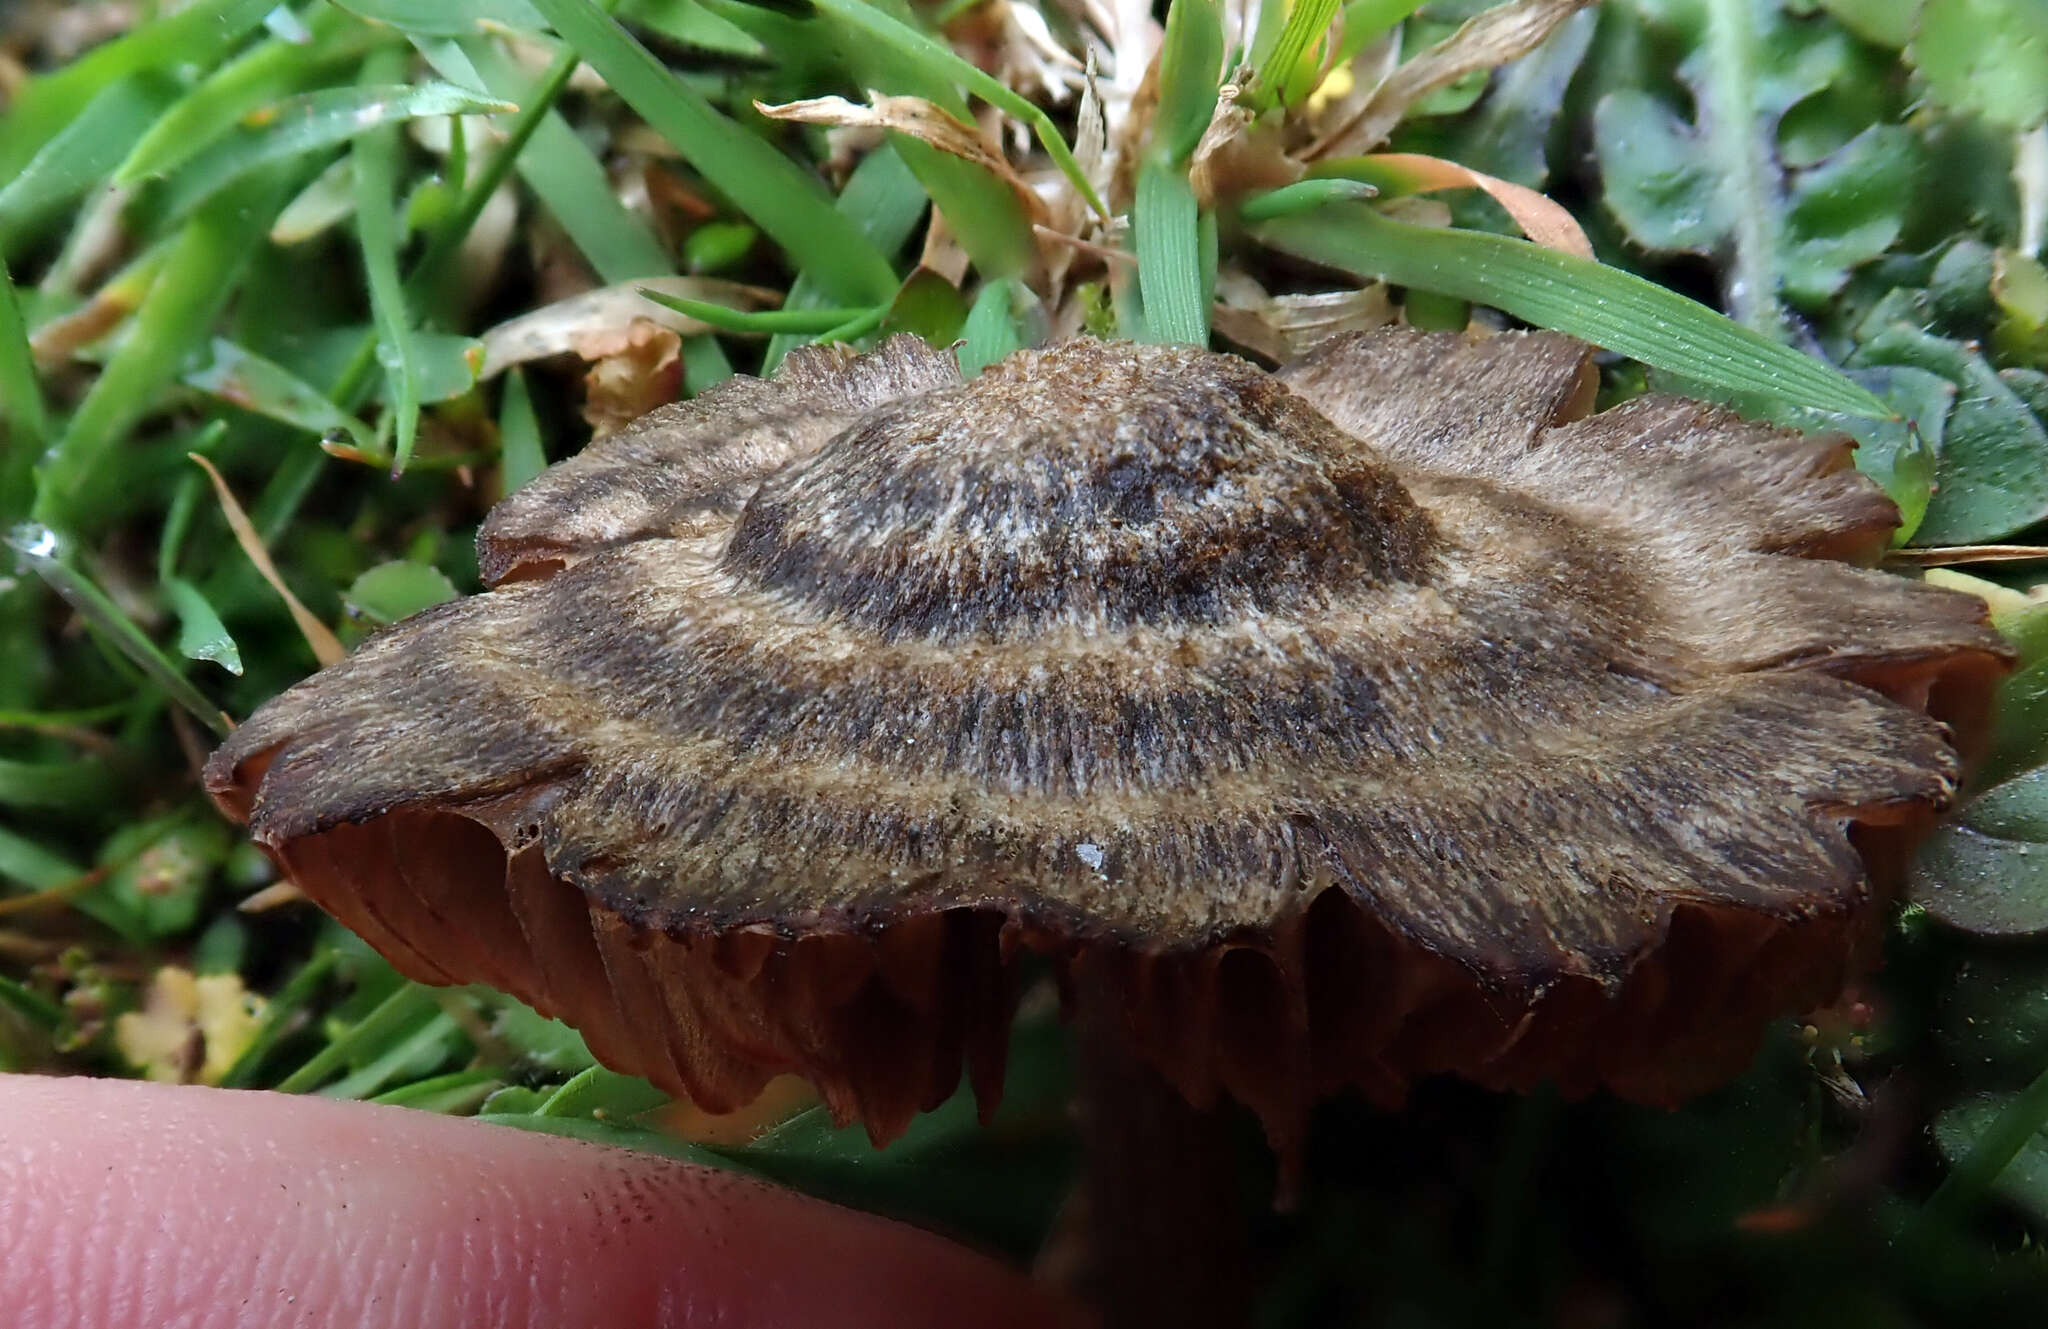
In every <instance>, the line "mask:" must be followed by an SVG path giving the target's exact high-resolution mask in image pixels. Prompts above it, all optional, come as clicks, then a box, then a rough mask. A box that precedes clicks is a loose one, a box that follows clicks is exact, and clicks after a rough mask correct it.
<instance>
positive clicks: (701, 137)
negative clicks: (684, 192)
mask: <svg viewBox="0 0 2048 1329" xmlns="http://www.w3.org/2000/svg"><path fill="white" fill-rule="evenodd" d="M535 8H537V9H539V10H540V11H541V12H542V13H543V14H544V15H546V16H547V19H548V22H549V23H551V24H553V25H554V28H555V31H556V32H558V33H560V34H561V35H562V38H563V40H565V41H567V42H568V43H569V44H570V45H571V46H573V47H575V48H576V49H577V51H578V52H580V53H581V54H582V56H583V58H584V59H585V60H586V61H588V62H589V63H590V65H591V66H592V67H593V68H595V69H596V70H597V71H598V73H600V74H602V75H603V76H604V78H605V81H606V82H608V83H610V84H611V85H612V88H613V89H614V90H615V91H617V92H618V94H619V95H620V96H621V97H624V98H625V99H626V102H627V104H628V105H630V106H631V107H632V108H633V109H634V110H636V111H638V112H639V113H640V115H641V116H642V117H643V118H645V119H646V121H647V122H648V123H649V124H650V125H652V126H654V128H655V129H656V130H657V131H659V132H660V133H661V134H662V135H663V136H664V137H665V138H667V139H668V141H669V142H670V143H672V144H674V145H675V147H676V148H677V150H678V151H680V152H682V153H683V155H684V156H685V157H687V158H688V159H689V161H690V164H691V165H692V166H694V167H696V169H697V170H698V171H699V172H701V173H702V174H703V176H704V178H705V179H706V180H707V181H709V182H710V183H711V185H712V187H714V188H716V189H717V190H719V191H720V192H721V193H723V194H724V195H725V196H726V197H728V198H730V199H731V200H732V201H733V203H734V204H735V205H736V206H737V207H738V208H739V209H740V211H741V212H743V213H745V214H746V215H747V217H748V218H749V219H750V220H752V221H753V222H754V224H755V225H757V226H759V227H760V228H761V229H762V230H763V231H765V232H766V233H767V234H768V235H769V236H771V237H772V238H773V239H774V240H775V242H776V243H777V244H779V245H781V246H782V248H783V249H785V250H786V251H788V252H789V254H790V255H791V256H793V257H794V258H795V259H796V261H797V262H798V263H799V264H801V265H802V266H803V267H804V268H805V269H806V270H807V271H809V272H810V273H811V274H812V275H813V276H814V277H815V278H816V279H817V280H818V281H819V282H820V283H821V284H823V285H824V287H825V288H826V289H827V290H828V291H831V292H832V293H833V294H834V295H836V296H838V297H839V298H840V299H842V300H843V301H845V302H846V303H849V304H872V303H877V302H882V303H886V302H887V301H888V300H889V299H890V298H891V297H892V296H894V295H895V293H896V284H897V283H896V273H895V270H894V269H893V268H891V267H890V265H889V261H888V260H887V259H886V258H884V257H883V256H882V255H881V253H880V252H879V251H877V250H876V249H875V247H874V246H873V245H871V244H869V243H868V241H867V238H866V237H865V236H863V235H861V233H860V231H859V230H858V229H857V228H856V227H854V226H853V225H852V224H851V223H849V222H848V221H847V220H846V218H845V217H843V216H841V215H840V214H839V213H838V212H837V211H835V210H834V209H833V207H832V204H831V201H830V199H829V198H828V197H827V196H826V195H825V192H824V191H823V190H822V189H821V188H819V186H818V183H817V181H816V180H815V179H814V178H813V177H812V176H810V175H809V174H808V173H806V172H805V171H803V170H802V169H801V168H799V167H798V166H797V165H796V164H795V163H794V162H792V161H790V159H789V158H787V157H785V156H783V155H782V154H781V153H780V152H777V151H776V150H775V148H774V147H772V146H771V145H769V144H768V143H767V142H765V141H764V140H762V139H760V138H757V137H755V136H754V135H753V134H750V133H748V132H747V131H746V130H744V129H742V128H741V127H740V126H739V125H738V124H736V123H734V122H733V121H732V120H730V119H728V118H727V117H725V116H724V115H722V114H720V113H719V112H718V111H717V110H715V109H714V108H713V107H712V105H711V103H709V102H707V101H705V100H704V99H703V98H702V97H700V96H698V95H697V94H696V93H695V92H693V91H691V90H690V89H689V88H688V87H686V86H685V85H684V84H683V83H682V82H681V80H679V79H677V78H676V77H675V75H674V74H672V73H670V72H669V70H668V69H667V68H665V67H664V66H663V65H662V64H661V62H660V61H658V60H656V59H655V58H654V56H653V55H651V54H650V53H649V52H648V50H647V48H646V47H644V46H642V45H641V44H640V43H639V42H638V41H635V40H634V39H633V37H632V35H631V34H629V33H628V32H627V31H626V30H625V29H624V28H622V27H620V26H619V25H618V23H617V22H615V21H614V20H613V19H612V17H611V16H610V15H609V14H606V13H605V12H604V11H603V10H602V9H600V8H598V7H597V6H596V5H595V4H593V3H591V0H535ZM641 275H645V274H641Z"/></svg>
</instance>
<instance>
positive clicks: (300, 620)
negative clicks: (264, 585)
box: [187, 452, 348, 665]
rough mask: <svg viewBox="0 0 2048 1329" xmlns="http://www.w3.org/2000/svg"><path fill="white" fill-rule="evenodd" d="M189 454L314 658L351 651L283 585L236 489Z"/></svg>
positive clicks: (325, 661)
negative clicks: (239, 501)
mask: <svg viewBox="0 0 2048 1329" xmlns="http://www.w3.org/2000/svg"><path fill="white" fill-rule="evenodd" d="M187 455H188V456H190V457H191V458H192V460H193V461H195V462H197V463H199V467H200V469H201V470H203V471H205V472H206V478H207V479H209V480H211V481H213V492H214V493H215V495H217V496H218V497H219V499H220V511H221V515H222V516H223V517H225V518H227V523H228V529H229V530H231V531H233V532H234V533H235V543H236V544H238V545H240V546H241V547H242V552H243V553H244V554H246V555H248V557H249V561H250V562H251V563H253V564H255V565H256V571H257V572H258V573H260V574H261V575H262V577H263V580H265V581H267V582H269V583H270V589H272V590H274V591H276V592H277V593H278V595H279V597H281V598H282V599H283V600H284V606H285V608H286V609H288V610H290V611H291V616H292V622H294V623H296V624H297V625H298V628H299V635H300V636H302V637H304V638H305V639H306V645H307V646H309V647H311V648H312V650H313V658H314V659H316V660H318V661H319V662H320V663H321V664H322V665H331V664H333V663H334V662H335V661H337V660H339V659H341V658H342V657H343V656H344V655H346V654H348V652H347V651H345V650H343V649H342V646H341V640H340V638H338V637H336V636H335V635H334V634H333V633H332V632H330V631H328V628H327V625H326V624H325V623H322V622H321V621H320V620H319V619H317V618H315V617H313V611H312V610H310V609H308V608H306V606H305V605H303V604H301V603H300V602H299V597H298V596H296V595H293V594H292V588H291V587H289V586H287V585H285V584H284V578H283V577H280V576H279V575H278V574H277V564H275V563H273V562H271V561H270V551H269V550H268V549H265V548H264V547H263V537H262V536H260V535H258V534H256V527H255V526H254V525H252V524H251V523H250V521H249V514H248V513H246V512H244V511H242V505H241V504H240V503H237V502H236V501H235V495H234V492H233V491H232V490H230V489H229V488H228V482H227V481H226V480H223V479H221V475H220V472H219V471H217V470H215V469H214V466H213V463H212V462H210V461H208V460H207V459H206V458H204V457H202V456H200V455H199V454H198V453H196V452H193V453H188V454H187Z"/></svg>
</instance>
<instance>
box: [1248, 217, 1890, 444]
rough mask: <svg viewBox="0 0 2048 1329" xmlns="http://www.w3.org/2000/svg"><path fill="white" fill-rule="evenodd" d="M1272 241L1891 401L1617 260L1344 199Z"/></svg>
mask: <svg viewBox="0 0 2048 1329" xmlns="http://www.w3.org/2000/svg"><path fill="white" fill-rule="evenodd" d="M1252 234H1253V235H1254V236H1255V237H1256V238H1257V239H1258V240H1260V241H1261V242H1262V243H1264V244H1267V245H1270V246H1272V247H1273V248H1275V249H1279V250H1282V251H1284V252H1286V253H1290V254H1294V255H1296V256H1298V257H1301V258H1305V259H1309V260H1310V261H1312V262H1316V263H1322V264H1326V265H1328V266H1330V267H1333V268H1339V269H1342V270H1343V271H1346V272H1350V273H1352V274H1354V275H1356V276H1361V277H1378V278H1381V279H1384V280H1386V281H1390V282H1393V283H1395V284H1397V285H1401V286H1413V287H1419V288H1421V289H1422V290H1426V291H1435V292H1437V293H1439V294H1442V295H1450V296H1455V297H1457V298H1459V299H1461V300H1471V301H1474V302H1476V303H1479V304H1488V305H1493V306H1494V307H1496V308H1498V309H1501V310H1504V311H1506V312H1507V313H1509V314H1512V315H1514V316H1515V317H1516V318H1519V319H1523V320H1525V321H1526V322H1529V323H1533V324H1536V325H1537V326H1538V327H1545V328H1554V329H1556V330H1557V331H1559V332H1566V333H1570V334H1571V335H1572V336H1575V337H1581V338H1584V339H1585V340H1586V341H1589V342H1592V343H1594V344H1595V345H1597V346H1604V347H1606V348H1607V349H1609V350H1612V351H1619V352H1620V353H1622V354H1623V355H1628V356H1633V357H1634V358H1636V359H1638V360H1641V361H1642V362H1643V363H1645V364H1648V365H1654V366H1656V367H1657V368H1659V369H1667V370H1670V371H1671V372H1673V373H1677V374H1684V375H1686V376H1688V377H1691V378H1696V379H1699V380H1701V381H1703V382H1706V383H1711V384H1714V385H1716V386H1719V387H1724V388H1732V389H1735V390H1737V391H1742V392H1754V393H1761V394H1763V395H1766V396H1769V397H1772V398H1775V399H1779V400H1783V401H1787V402H1790V403H1792V404H1794V405H1798V406H1808V407H1813V408H1815V409H1818V410H1827V411H1840V412H1842V413H1843V414H1845V415H1853V416H1859V417H1862V418H1865V419H1884V418H1886V417H1888V416H1889V415H1890V414H1891V412H1890V410H1889V409H1888V408H1887V407H1886V406H1885V405H1884V403H1883V402H1881V401H1879V400H1878V399H1877V398H1876V397H1874V396H1872V395H1871V394H1870V393H1869V392H1867V391H1865V390H1864V389H1863V388H1861V387H1858V386H1857V385H1856V384H1855V383H1853V382H1851V381H1850V380H1849V379H1847V378H1845V377H1843V376H1842V374H1841V373H1840V371H1838V370H1836V369H1835V368H1834V367H1833V366H1832V365H1829V364H1827V363H1826V362H1825V361H1822V360H1817V359H1815V358H1813V357H1811V356H1808V355H1804V354H1801V353H1800V352H1798V351H1795V350H1793V349H1791V348H1790V347H1788V346H1783V345H1780V344H1779V343H1777V342H1775V341H1772V340H1771V339H1770V338H1768V337H1765V336H1762V335H1761V334H1759V333H1756V332H1753V331H1751V330H1750V329H1748V328H1745V327H1742V326H1741V325H1739V324H1737V323H1735V322H1733V321H1731V320H1730V319H1728V318H1726V317H1724V316H1722V315H1720V314H1717V313H1715V312H1714V311H1713V310H1711V309H1708V308H1707V307H1706V306H1705V305H1702V304H1699V303H1697V302H1695V301H1692V300H1688V299H1686V298H1685V297H1684V296H1682V295H1679V294H1677V293H1676V292H1674V291H1670V290H1666V289H1665V288H1664V287H1661V286H1657V285H1655V284H1653V283H1651V282H1648V281H1645V280H1643V279H1642V278H1641V277H1637V276H1635V275H1633V274H1631V273H1627V272H1623V271H1621V270H1620V269H1619V268H1610V267H1607V266H1605V265H1604V264H1600V263H1595V262H1591V261H1589V260H1586V259H1582V258H1574V257H1572V256H1571V255H1569V254H1560V253H1558V252H1556V251H1555V250H1550V249H1544V248H1542V247H1541V246H1539V245H1534V244H1531V243H1529V242H1528V241H1527V240H1517V239H1512V238H1510V237H1507V236H1502V235H1490V234H1486V233H1483V232H1479V231H1459V230H1445V229H1438V228H1434V227H1427V226H1415V225H1411V224H1409V223H1407V222H1397V221H1392V220H1390V219H1388V218H1386V217H1382V216H1380V215H1379V214H1378V213H1377V212H1374V211H1373V210H1372V209H1371V208H1369V207H1366V206H1363V205H1361V204H1355V203H1339V204H1333V205H1330V206H1327V207H1323V208H1319V209H1316V210H1314V211H1308V212H1299V213H1294V214H1292V215H1289V216H1285V217H1279V218H1276V219H1274V220H1272V221H1268V222H1265V223H1263V224H1261V225H1258V226H1255V227H1254V228H1253V231H1252Z"/></svg>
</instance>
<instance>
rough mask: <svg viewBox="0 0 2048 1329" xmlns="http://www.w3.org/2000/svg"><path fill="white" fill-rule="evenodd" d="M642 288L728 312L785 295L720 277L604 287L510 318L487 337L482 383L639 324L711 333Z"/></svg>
mask: <svg viewBox="0 0 2048 1329" xmlns="http://www.w3.org/2000/svg"><path fill="white" fill-rule="evenodd" d="M642 290H649V291H660V292H661V293H662V294H663V295H678V296H682V297H684V298H686V299H690V300H704V301H708V302H709V303H711V304H716V305H724V306H726V307H727V308H729V309H762V308H768V307H772V306H774V305H776V304H779V303H780V302H781V299H782V296H781V293H780V292H778V291H772V290H769V289H768V288H767V287H765V286H748V285H746V284H744V283H742V282H735V281H725V280H722V279H720V278H716V277H644V278H641V279H639V280H636V281H629V282H620V283H619V284H618V285H616V286H600V287H598V288H597V289H595V290H589V291H583V292H581V293H580V294H577V295H572V296H570V297H568V298H567V299H565V300H557V301H555V302H554V303H553V304H550V305H544V306H542V307H541V308H539V309H536V310H533V311H532V312H530V313H525V314H521V315H520V316H519V317H517V318H514V319H508V320H506V321H505V322H503V323H500V324H498V326H496V327H494V328H492V329H490V330H489V331H488V332H486V333H484V335H483V344H484V360H483V365H482V366H481V367H480V368H479V369H478V370H477V377H478V379H479V380H482V379H489V378H494V377H496V376H497V375H499V374H502V373H504V372H505V371H506V370H507V369H510V368H511V367H512V366H513V365H520V364H525V363H527V362H528V361H530V360H545V359H547V358H548V357H549V356H551V355H568V354H572V353H580V351H579V347H582V346H586V345H596V344H609V343H605V342H603V340H602V339H604V338H607V337H619V336H622V335H625V333H626V331H627V329H629V328H631V327H632V326H633V324H634V323H635V322H652V323H655V324H657V325H659V326H662V327H666V328H670V329H672V330H673V331H675V332H676V333H678V334H680V335H682V336H685V337H691V336H695V335H696V334H698V333H700V332H709V331H711V328H710V326H709V325H708V324H705V323H700V322H698V321H697V320H696V319H694V318H691V317H690V316H689V315H687V314H683V313H678V312H677V311H675V310H673V309H670V308H668V307H666V306H665V305H657V304H655V303H653V302H652V301H650V300H646V299H643V298H642V297H641V295H640V292H641V291H642ZM585 358H586V359H587V358H590V357H587V356H586V357H585Z"/></svg>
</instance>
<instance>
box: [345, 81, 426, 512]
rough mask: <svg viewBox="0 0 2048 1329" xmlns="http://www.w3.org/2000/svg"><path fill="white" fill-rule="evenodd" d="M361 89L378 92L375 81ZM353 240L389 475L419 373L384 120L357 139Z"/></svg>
mask: <svg viewBox="0 0 2048 1329" xmlns="http://www.w3.org/2000/svg"><path fill="white" fill-rule="evenodd" d="M398 67H399V62H398V61H397V60H395V59H393V60H389V61H386V60H384V59H382V58H380V59H377V60H374V61H372V62H371V64H370V66H366V67H365V70H364V73H365V76H366V77H376V76H380V75H382V74H383V73H384V72H385V70H386V69H387V68H389V69H392V70H393V71H395V70H396V69H397V68H398ZM365 91H372V92H374V91H377V89H376V88H375V87H374V85H373V86H372V87H371V88H369V89H365ZM355 164H356V172H355V174H356V239H357V241H358V242H359V243H360V244H361V246H362V250H363V273H364V275H365V276H366V277H367V278H368V279H369V285H370V317H371V319H372V321H373V322H375V323H376V325H377V360H378V362H379V363H380V364H382V365H383V366H384V376H385V380H386V382H388V383H389V384H390V388H391V411H392V416H393V429H392V448H391V473H392V475H394V476H398V475H403V474H404V473H405V466H406V463H407V462H409V461H411V460H412V449H413V444H414V443H415V442H417V441H418V439H419V430H420V371H419V365H418V364H417V363H416V362H415V360H414V358H413V344H412V320H411V318H410V317H409V316H408V314H407V312H406V299H405V287H404V284H403V283H402V282H401V281H400V280H399V276H398V226H397V221H396V218H395V215H394V214H395V210H396V208H397V206H398V129H397V127H396V126H395V125H392V124H389V123H385V124H380V125H379V126H378V127H376V128H373V129H371V130H370V131H369V132H367V133H365V134H364V135H363V136H362V137H361V138H359V139H357V140H356V146H355Z"/></svg>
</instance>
